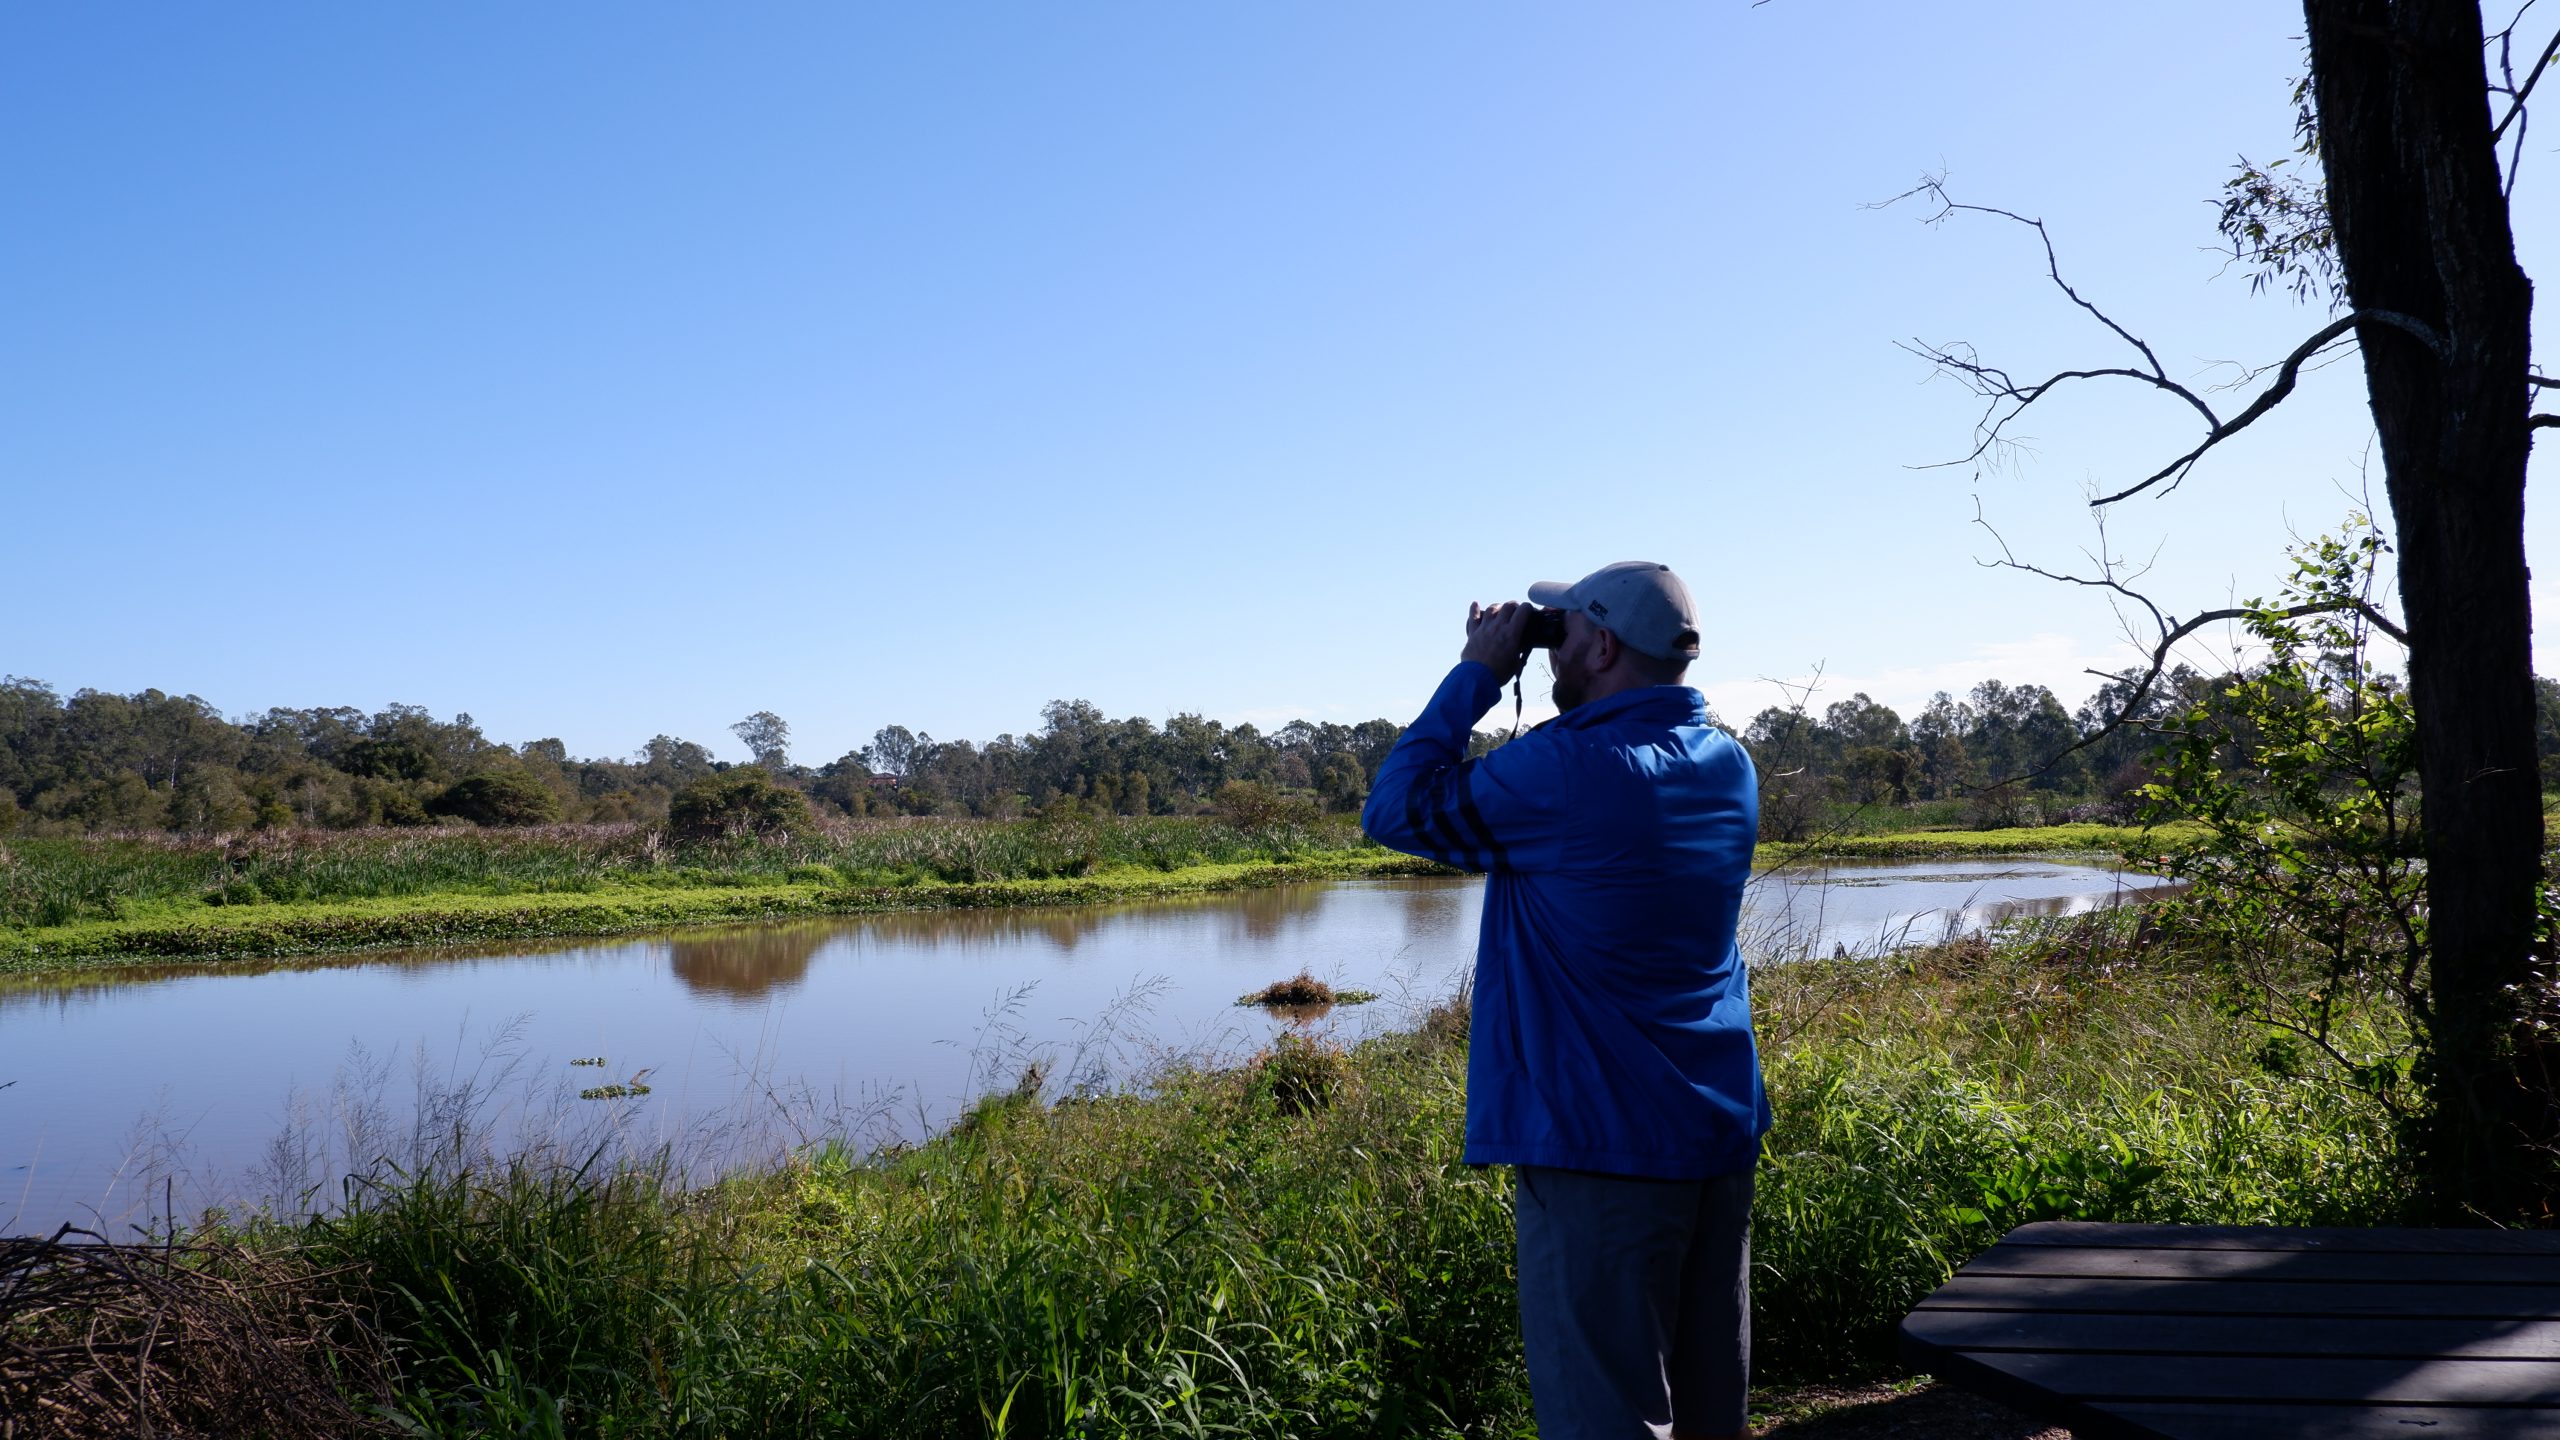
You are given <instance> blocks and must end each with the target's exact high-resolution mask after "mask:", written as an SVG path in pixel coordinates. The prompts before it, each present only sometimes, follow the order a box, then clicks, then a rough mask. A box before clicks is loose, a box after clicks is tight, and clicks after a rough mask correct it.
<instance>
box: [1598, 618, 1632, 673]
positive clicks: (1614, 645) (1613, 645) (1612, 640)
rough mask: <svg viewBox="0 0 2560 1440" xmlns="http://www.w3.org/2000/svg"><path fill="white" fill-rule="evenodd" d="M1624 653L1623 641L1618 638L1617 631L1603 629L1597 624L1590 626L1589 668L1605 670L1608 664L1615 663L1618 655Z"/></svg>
mask: <svg viewBox="0 0 2560 1440" xmlns="http://www.w3.org/2000/svg"><path fill="white" fill-rule="evenodd" d="M1625 653H1626V650H1625V642H1623V641H1621V640H1619V639H1618V636H1617V632H1615V631H1613V630H1607V629H1603V628H1602V627H1600V626H1598V625H1594V626H1592V627H1591V668H1592V670H1593V671H1595V672H1597V671H1601V670H1606V669H1608V668H1609V667H1610V666H1612V665H1615V664H1617V663H1618V657H1619V656H1620V655H1623V654H1625Z"/></svg>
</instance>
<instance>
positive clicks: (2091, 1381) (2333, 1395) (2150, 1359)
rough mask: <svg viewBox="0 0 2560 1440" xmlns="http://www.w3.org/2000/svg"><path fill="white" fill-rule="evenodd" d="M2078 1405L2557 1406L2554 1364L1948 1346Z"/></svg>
mask: <svg viewBox="0 0 2560 1440" xmlns="http://www.w3.org/2000/svg"><path fill="white" fill-rule="evenodd" d="M1949 1353H1950V1354H1955V1355H1962V1356H1964V1357H1965V1358H1966V1359H1968V1360H1971V1361H1973V1362H1974V1363H1975V1364H1978V1365H1981V1366H1984V1367H1986V1368H1989V1369H1993V1370H1997V1371H1999V1372H2001V1373H2002V1374H2004V1375H2008V1376H2010V1377H2012V1378H2013V1379H2016V1380H2019V1381H2022V1382H2024V1383H2026V1384H2028V1385H2031V1386H2034V1387H2035V1388H2037V1389H2039V1390H2044V1391H2047V1392H2050V1393H2052V1394H2055V1395H2065V1396H2069V1397H2071V1398H2072V1399H2074V1400H2076V1401H2079V1402H2080V1403H2082V1404H2089V1405H2100V1404H2110V1403H2114V1402H2119V1401H2133V1400H2180V1401H2197V1400H2246V1401H2251V1402H2258V1403H2265V1402H2274V1401H2282V1402H2292V1403H2310V1404H2346V1403H2355V1404H2371V1405H2427V1404H2438V1405H2469V1406H2493V1405H2514V1406H2543V1407H2551V1408H2555V1409H2560V1366H2555V1365H2549V1364H2545V1363H2542V1362H2539V1361H2533V1360H2410V1361H2375V1360H2369V1359H2344V1360H2340V1359H2264V1358H2259V1357H2249V1358H2244V1359H2224V1358H2221V1357H2218V1356H2197V1355H2189V1356H2180V1357H2177V1358H2174V1359H2163V1358H2161V1357H2158V1356H2151V1355H2057V1354H2044V1353H2034V1352H2017V1351H1995V1352H1988V1353H1978V1352H1973V1351H1954V1352H1949Z"/></svg>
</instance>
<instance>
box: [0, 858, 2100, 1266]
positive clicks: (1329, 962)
mask: <svg viewBox="0 0 2560 1440" xmlns="http://www.w3.org/2000/svg"><path fill="white" fill-rule="evenodd" d="M2127 883H2133V884H2148V883H2150V882H2148V881H2147V880H2144V879H2143V878H2142V877H2130V881H2128V877H2120V876H2118V875H2116V874H2114V873H2112V872H2111V871H2109V870H2105V869H2099V868H2094V867H2091V866H2087V865H2078V864H2067V863H2054V862H2046V861H2040V860H2039V861H2016V860H2004V861H1963V862H1924V863H1918V864H1896V865H1865V866H1856V867H1835V868H1833V869H1830V870H1827V871H1822V872H1818V873H1807V874H1793V873H1782V874H1778V875H1773V876H1769V877H1764V878H1763V879H1762V880H1761V881H1760V882H1758V883H1757V884H1755V886H1754V888H1753V892H1752V895H1751V898H1750V903H1749V906H1748V914H1747V921H1746V945H1747V946H1748V947H1749V948H1751V949H1753V950H1754V951H1755V952H1756V956H1757V957H1758V958H1784V957H1786V956H1791V955H1795V954H1802V953H1808V952H1810V953H1823V954H1828V953H1831V951H1832V950H1833V949H1834V948H1835V947H1840V948H1846V949H1849V950H1852V951H1858V952H1866V951H1872V950H1876V949H1880V948H1884V947H1887V946H1889V945H1891V944H1895V943H1904V942H1907V941H1910V940H1927V939H1935V938H1938V936H1939V935H1940V934H1942V933H1945V932H1947V931H1948V930H1950V929H1969V928H1978V927H1980V926H1982V925H1986V924H1990V923H1995V922H1996V921H1998V920H2001V919H2004V918H2008V917H2010V916H2012V915H2016V914H2036V913H2047V914H2049V913H2067V912H2069V911H2073V910H2085V909H2088V908H2091V907H2093V906H2096V905H2099V904H2104V903H2108V902H2109V901H2110V900H2111V899H2113V898H2115V897H2116V896H2117V895H2118V894H2119V893H2120V891H2121V890H2122V888H2123V887H2124V886H2125V885H2126V884H2127ZM1480 900H1481V890H1480V886H1479V882H1477V881H1474V880H1470V879H1451V880H1368V881H1345V882H1337V883H1332V884H1322V885H1301V886H1289V887H1282V888H1278V889H1270V890H1252V891H1241V892H1236V893H1231V894H1225V895H1214V896H1205V897H1198V898H1194V899H1185V900H1179V901H1170V902H1156V903H1150V904H1146V905H1133V906H1096V907H1085V908H1076V909H1046V910H1006V911H933V912H920V913H914V914H901V915H875V916H865V917H859V918H848V919H839V920H826V921H808V922H795V923H786V924H773V925H759V926H743V927H733V928H727V929H719V930H702V931H691V932H677V933H672V934H666V935H656V936H649V937H644V938H637V939H624V940H608V941H585V942H567V943H541V942H512V943H505V944H494V945H482V946H474V947H466V948H446V949H436V950H416V951H392V952H371V953H365V954H360V955H353V956H346V957H337V958H320V959H298V960H292V961H279V962H266V963H255V964H238V963H234V964H228V965H220V966H205V965H195V966H164V967H132V968H125V969H119V970H115V971H111V972H102V973H96V974H91V975H85V976H65V977H52V978H45V977H35V978H28V979H21V980H16V981H11V982H7V984H6V988H5V989H0V1232H15V1231H23V1230H36V1231H41V1230H50V1229H51V1228H52V1227H53V1226H54V1225H56V1224H58V1223H61V1222H63V1221H65V1220H77V1221H81V1222H83V1223H89V1224H93V1225H96V1226H97V1227H98V1228H100V1229H103V1230H106V1231H108V1232H109V1233H123V1232H124V1231H125V1229H126V1227H129V1226H132V1225H135V1224H149V1223H153V1222H154V1217H157V1216H159V1215H161V1214H162V1213H163V1212H164V1211H165V1210H166V1209H167V1208H169V1207H172V1206H174V1208H175V1209H176V1210H177V1211H178V1212H179V1213H180V1214H181V1215H192V1214H193V1213H195V1212H196V1211H197V1210H198V1209H200V1208H201V1207H202V1206H204V1205H207V1204H212V1203H217V1202H221V1203H250V1204H268V1205H273V1206H277V1207H294V1206H300V1205H306V1204H326V1203H329V1202H330V1201H332V1200H334V1199H335V1198H336V1196H337V1194H338V1190H337V1183H338V1178H339V1177H340V1176H342V1175H344V1174H346V1173H347V1172H349V1171H350V1170H357V1169H362V1168H365V1167H366V1165H367V1163H368V1162H371V1161H377V1160H381V1159H389V1160H391V1161H394V1162H396V1163H399V1164H404V1165H416V1164H422V1163H435V1162H446V1163H449V1162H451V1161H452V1160H454V1159H456V1158H457V1157H458V1158H462V1159H486V1158H487V1157H489V1156H491V1155H498V1154H505V1153H509V1152H514V1151H521V1150H526V1149H538V1148H543V1147H548V1148H550V1149H552V1150H554V1151H556V1152H559V1153H566V1154H578V1155H583V1154H585V1153H588V1152H590V1151H592V1150H595V1149H598V1148H603V1149H608V1150H612V1151H616V1152H619V1153H634V1152H646V1151H649V1150H652V1149H654V1148H657V1147H660V1146H664V1147H667V1148H669V1149H670V1150H671V1151H673V1152H674V1153H675V1154H676V1155H677V1156H678V1157H679V1159H680V1161H681V1163H683V1164H685V1165H687V1166H689V1167H691V1168H694V1169H696V1170H698V1171H707V1170H711V1169H716V1168H718V1167H719V1166H720V1165H722V1164H735V1163H740V1162H742V1161H748V1160H754V1159H759V1158H765V1157H769V1156H770V1155H771V1154H773V1153H775V1152H777V1151H778V1150H781V1149H785V1148H789V1147H792V1146H797V1145H803V1144H807V1143H811V1142H814V1141H817V1140H820V1139H823V1138H828V1137H834V1138H838V1139H841V1140H843V1141H845V1142H847V1143H851V1144H853V1145H856V1146H865V1145H871V1144H876V1143H879V1142H880V1141H882V1140H886V1139H890V1138H914V1137H915V1136H917V1135H920V1134H922V1133H923V1132H925V1131H926V1130H929V1129H930V1128H932V1127H933V1126H935V1125H938V1124H941V1123H946V1122H947V1121H948V1120H949V1119H950V1118H951V1116H952V1115H954V1114H955V1113H957V1111H958V1109H959V1107H960V1106H961V1105H962V1104H963V1103H965V1101H966V1100H967V1099H968V1098H970V1097H972V1096H976V1095H981V1094H985V1093H988V1092H989V1091H991V1090H1003V1089H1010V1088H1013V1087H1014V1086H1015V1085H1017V1084H1019V1083H1021V1081H1022V1079H1023V1077H1024V1076H1025V1075H1026V1073H1029V1074H1031V1075H1033V1076H1034V1077H1036V1078H1037V1079H1038V1080H1039V1082H1040V1083H1041V1084H1042V1085H1043V1088H1044V1089H1045V1091H1046V1093H1048V1094H1049V1095H1051V1096H1053V1097H1054V1096H1058V1095H1062V1094H1066V1093H1071V1092H1073V1091H1075V1090H1078V1089H1098V1088H1108V1087H1110V1086H1114V1085H1120V1084H1125V1083H1128V1082H1130V1081H1131V1080H1132V1079H1137V1078H1143V1076H1144V1075H1145V1074H1146V1073H1147V1072H1148V1071H1149V1069H1150V1068H1152V1067H1154V1066H1158V1065H1163V1064H1168V1063H1180V1062H1184V1061H1192V1062H1198V1061H1219V1060H1233V1059H1235V1058H1238V1057H1241V1056H1245V1055H1249V1054H1250V1053H1252V1052H1253V1051H1254V1050H1255V1049H1257V1048H1259V1047H1261V1046H1263V1045H1265V1044H1267V1043H1269V1041H1270V1039H1271V1037H1272V1036H1273V1035H1275V1034H1276V1033H1278V1032H1279V1031H1280V1030H1281V1029H1282V1028H1284V1027H1288V1026H1299V1027H1306V1028H1312V1029H1315V1030H1318V1031H1321V1032H1324V1033H1328V1034H1331V1035H1333V1036H1335V1037H1336V1038H1338V1039H1341V1040H1344V1041H1350V1040H1356V1039H1358V1038H1359V1037H1360V1036H1362V1035H1365V1034H1368V1033H1371V1032H1373V1031H1376V1030H1379V1029H1382V1028H1393V1027H1398V1026H1403V1025H1407V1024H1410V1023H1411V1022H1412V1021H1414V1020H1415V1019H1416V1018H1418V1016H1419V1015H1420V1013H1421V1012H1422V1011H1423V1010H1424V1009H1426V1008H1427V1007H1428V1006H1429V1005H1430V1004H1432V1003H1434V1002H1436V1001H1438V1000H1440V999H1443V998H1445V997H1446V996H1448V995H1450V994H1451V993H1453V992H1454V991H1455V990H1456V988H1457V987H1458V985H1459V984H1460V983H1461V981H1462V980H1463V979H1464V977H1465V975H1466V973H1467V970H1468V968H1469V966H1470V964H1471V961H1472V957H1473V953H1474V945H1475V930H1476V920H1477V915H1478V911H1479V907H1480ZM1300 969H1306V970H1309V971H1311V972H1312V973H1314V974H1315V975H1316V976H1317V977H1318V978H1320V979H1323V980H1326V981H1328V982H1330V983H1331V984H1333V985H1335V986H1336V987H1339V988H1353V989H1362V990H1373V991H1377V992H1380V993H1381V995H1382V996H1383V997H1384V998H1382V999H1380V1000H1378V1001H1376V1002H1373V1003H1371V1004H1367V1005H1360V1006H1338V1007H1335V1008H1333V1009H1332V1010H1330V1011H1322V1010H1315V1011H1301V1012H1297V1013H1293V1014H1288V1015H1273V1014H1267V1013H1265V1012H1263V1011H1260V1010H1254V1009H1240V1008H1238V1007H1237V1006H1236V1005H1235V1003H1234V1002H1235V999H1236V997H1237V996H1239V995H1241V994H1243V993H1245V992H1246V991H1248V990H1256V989H1259V988H1261V987H1262V986H1263V985H1265V984H1267V983H1269V982H1270V981H1273V980H1276V979H1281V978H1284V977H1286V976H1289V975H1292V974H1294V973H1296V972H1297V971H1298V970H1300ZM596 1059H601V1060H602V1061H603V1062H604V1063H603V1064H601V1065H578V1064H572V1063H570V1062H572V1061H577V1060H596ZM614 1086H620V1087H625V1088H626V1089H627V1090H629V1091H630V1092H632V1093H625V1094H608V1095H605V1096H601V1097H597V1098H582V1096H581V1092H584V1091H595V1090H602V1089H605V1088H607V1087H614ZM641 1087H645V1092H643V1091H642V1088H641Z"/></svg>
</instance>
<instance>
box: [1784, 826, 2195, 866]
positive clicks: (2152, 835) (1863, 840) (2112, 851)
mask: <svg viewBox="0 0 2560 1440" xmlns="http://www.w3.org/2000/svg"><path fill="white" fill-rule="evenodd" d="M2192 833H2194V827H2192V826H2187V825H2163V826H2154V827H2148V828H2146V827H2144V826H2139V825H2084V824H2074V825H2039V826H2029V827H2021V828H2014V829H2004V830H1953V829H1948V830H1880V831H1875V832H1872V833H1841V834H1835V835H1825V836H1822V837H1819V838H1817V839H1812V840H1802V841H1793V842H1783V841H1763V842H1761V845H1760V850H1759V863H1760V864H1761V865H1763V866H1769V865H1779V864H1789V863H1793V862H1796V861H1801V860H1808V859H1817V858H1823V857H1837V858H1841V859H1852V860H1857V859H1867V860H1896V859H1914V860H1925V859H1956V858H1962V857H1966V856H1988V855H2070V854H2080V855H2120V856H2123V857H2125V858H2127V859H2141V858H2144V857H2147V856H2151V855H2156V854H2159V853H2160V852H2161V851H2162V850H2163V849H2165V848H2167V847H2168V846H2169V845H2171V844H2173V843H2175V842H2176V841H2178V840H2180V839H2183V838H2186V837H2187V836H2189V835H2190V834H2192Z"/></svg>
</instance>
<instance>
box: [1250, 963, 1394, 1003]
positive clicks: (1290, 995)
mask: <svg viewBox="0 0 2560 1440" xmlns="http://www.w3.org/2000/svg"><path fill="white" fill-rule="evenodd" d="M1377 998H1378V992H1377V991H1375V990H1336V989H1334V988H1333V987H1332V986H1330V985H1328V984H1326V983H1325V982H1323V981H1322V980H1319V979H1317V978H1316V977H1314V976H1313V975H1310V974H1308V973H1307V972H1306V971H1304V970H1301V971H1299V972H1298V973H1297V974H1295V975H1292V976H1290V977H1289V978H1288V979H1286V980H1274V981H1272V982H1271V983H1270V984H1268V985H1265V986H1263V987H1262V988H1261V989H1259V990H1256V991H1254V992H1253V993H1252V994H1250V995H1239V996H1237V997H1236V1003H1237V1004H1239V1005H1270V1006H1303V1005H1366V1004H1368V1003H1369V1002H1370V1001H1372V1000H1375V999H1377Z"/></svg>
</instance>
